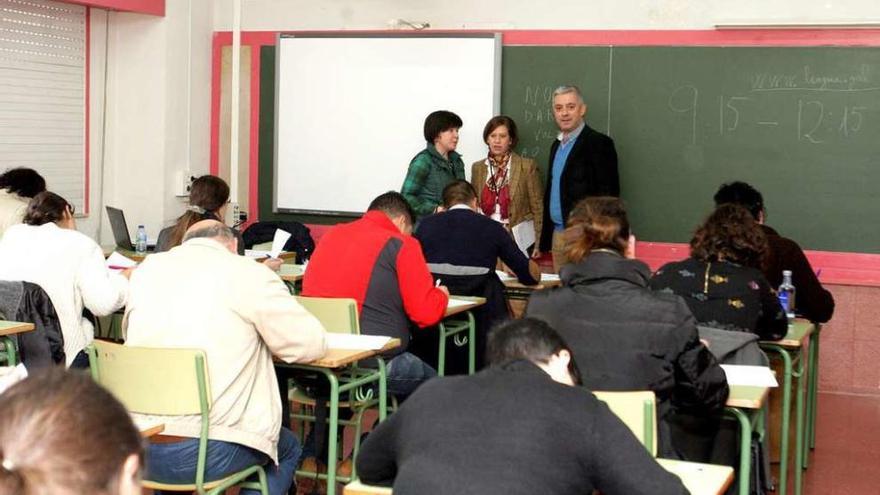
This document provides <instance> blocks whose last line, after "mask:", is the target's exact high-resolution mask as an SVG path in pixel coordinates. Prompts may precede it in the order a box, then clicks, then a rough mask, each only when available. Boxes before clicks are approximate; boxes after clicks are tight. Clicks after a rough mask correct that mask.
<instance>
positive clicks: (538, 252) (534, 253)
mask: <svg viewBox="0 0 880 495" xmlns="http://www.w3.org/2000/svg"><path fill="white" fill-rule="evenodd" d="M541 254H542V253H541V250H540V249H538V248H535V249H533V250H532V259H533V260H536V259H538V258H540V257H541Z"/></svg>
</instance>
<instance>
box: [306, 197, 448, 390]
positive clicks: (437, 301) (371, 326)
mask: <svg viewBox="0 0 880 495" xmlns="http://www.w3.org/2000/svg"><path fill="white" fill-rule="evenodd" d="M413 218H414V213H413V210H412V208H411V207H410V205H409V203H407V201H406V199H405V198H404V197H403V195H401V194H400V193H396V192H393V191H390V192H387V193H385V194H382V195H380V196H378V197H377V198H376V199H374V200H373V201H372V202H371V203H370V206H369V208H368V209H367V212H366V213H365V214H364V216H363V217H362V218H361V219H360V220H356V221H354V222H350V223H346V224H340V225H337V226H335V227H333V228H332V229H330V230H329V231H328V232H327V233H326V234H324V236H323V237H321V242H320V244H318V247H317V248H316V249H315V252H314V254H312V257H311V259H310V260H309V268H308V270H306V273H305V277H304V279H303V291H302V294H303V295H304V296H309V297H348V298H352V299H354V300H356V301H357V304H358V314H359V315H360V328H361V333H362V334H364V335H387V336H390V337H396V338H399V339H400V341H401V346H400V347H399V348H398V349H396V350H395V351H394V353H393V357H392V358H391V359H390V361H389V362H388V368H387V370H386V371H387V373H388V382H387V383H388V392H389V393H391V394H393V395H395V396H397V398H398V399H399V400H403V399H404V398H406V397H407V396H408V395H409V394H411V393H412V392H413V391H414V390H415V389H416V387H418V386H419V385H420V384H421V383H422V382H424V381H425V380H427V379H429V378H433V377H434V376H436V375H437V371H436V370H434V369H433V368H432V367H430V366H428V365H427V364H425V363H424V362H423V361H422V360H421V359H419V358H418V357H416V356H414V355H412V354H410V353H409V352H406V350H407V346H408V344H409V340H410V322H412V323H415V324H416V325H417V326H419V327H422V328H424V327H428V326H431V325H435V324H436V323H437V322H438V321H440V319H441V318H443V315H444V314H445V313H446V305H447V304H448V302H449V291H448V290H447V289H446V287H444V286H442V285H441V286H439V287H435V286H434V282H433V280H432V278H431V274H430V272H428V265H427V263H425V257H424V255H423V254H422V248H421V246H420V245H419V242H418V241H417V240H415V239H414V238H413V237H412V236H411V235H410V233H411V232H412V225H413Z"/></svg>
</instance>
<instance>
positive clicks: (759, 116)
mask: <svg viewBox="0 0 880 495" xmlns="http://www.w3.org/2000/svg"><path fill="white" fill-rule="evenodd" d="M603 54H604V60H603V57H602V56H603ZM548 61H554V62H557V66H556V67H554V66H553V64H550V63H548ZM503 64H504V78H503V79H502V85H503V88H504V89H503V92H502V94H503V99H502V110H503V111H504V112H505V113H508V114H510V115H511V116H512V117H513V118H514V119H515V120H516V121H517V123H522V124H523V127H524V128H526V129H527V132H525V133H521V143H520V149H521V150H523V151H524V152H525V153H526V154H529V155H530V156H532V155H537V158H538V161H539V163H540V164H541V165H542V166H546V161H547V154H548V153H547V150H548V149H549V144H550V140H552V135H553V134H554V133H555V126H554V124H553V122H552V120H550V121H546V119H545V121H541V122H537V121H535V119H534V118H533V117H532V115H533V114H534V113H535V112H536V109H534V108H532V104H531V100H530V99H529V96H528V92H529V91H531V90H532V89H531V88H540V89H539V91H538V92H539V93H541V94H545V92H546V88H552V87H553V86H556V85H558V84H560V83H562V82H568V81H576V82H578V83H579V84H581V85H582V87H583V89H584V93H585V96H586V100H587V103H588V106H589V110H588V118H587V120H588V123H589V124H590V125H591V126H592V127H594V128H595V129H597V130H600V131H603V132H607V133H608V134H609V135H611V136H612V137H613V138H614V140H615V143H616V146H617V151H618V154H619V160H620V175H621V190H622V192H621V194H622V196H623V198H624V199H625V200H626V202H627V204H628V206H629V211H630V214H631V221H632V223H633V226H634V230H635V231H636V232H637V234H638V236H639V238H640V239H642V240H652V241H668V242H686V241H688V240H689V239H690V236H691V233H692V231H693V228H694V227H695V226H696V224H697V223H699V221H700V220H701V218H702V217H703V216H705V215H706V214H707V213H708V211H709V210H710V209H711V207H712V195H713V194H714V192H715V190H716V189H717V187H718V185H719V184H721V183H722V182H726V181H731V180H745V181H748V182H750V183H752V184H753V185H755V186H756V187H757V188H758V189H760V190H761V191H762V192H763V193H764V196H765V202H766V204H767V209H768V219H767V221H768V224H770V225H773V226H774V227H776V228H777V229H778V230H780V231H781V232H782V233H783V234H784V235H787V236H789V237H792V238H794V239H797V240H798V241H800V242H801V243H802V244H803V245H804V246H805V247H807V248H810V249H820V250H830V251H851V252H868V253H877V252H880V229H877V228H876V227H875V221H876V220H875V219H877V218H880V201H878V185H880V49H877V48H836V47H811V48H779V47H776V48H757V47H748V48H732V47H687V48H685V47H614V48H608V47H602V48H599V47H595V48H575V47H506V48H505V50H504V59H503ZM573 69H577V70H576V71H574V72H573ZM603 71H604V74H603V73H602V72H603ZM603 81H606V82H604V83H603ZM608 81H610V82H608ZM551 91H552V89H551ZM545 108H549V101H548V102H546V104H545ZM609 115H610V121H609V120H607V119H608V116H609Z"/></svg>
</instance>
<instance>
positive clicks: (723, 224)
mask: <svg viewBox="0 0 880 495" xmlns="http://www.w3.org/2000/svg"><path fill="white" fill-rule="evenodd" d="M766 250H767V241H766V239H765V238H764V234H763V233H762V232H761V229H759V228H758V225H757V224H756V223H755V221H754V220H753V219H752V216H751V215H749V212H748V211H746V210H745V208H743V207H741V206H738V205H733V204H724V205H721V206H719V207H718V208H717V209H715V211H714V212H712V213H711V214H710V215H709V216H708V217H707V218H706V220H705V221H704V222H703V224H702V225H700V226H699V227H697V231H696V232H694V237H693V238H692V239H691V256H690V258H687V259H685V260H682V261H676V262H672V263H667V264H666V265H663V266H662V267H660V269H659V270H657V273H655V274H654V277H653V278H652V279H651V288H652V289H654V290H657V291H661V292H668V293H671V294H677V295H679V296H681V297H683V298H684V300H685V302H686V303H687V305H688V307H689V308H690V310H691V313H693V315H694V317H695V318H696V319H697V322H698V323H699V324H700V325H705V326H708V327H714V328H722V329H726V330H734V331H738V332H752V333H756V334H758V336H759V337H760V338H761V339H763V340H777V339H780V338H782V337H783V336H785V333H786V331H787V330H788V320H787V319H786V317H785V312H784V311H783V309H782V305H780V304H779V300H778V299H777V298H776V295H775V294H774V293H773V289H771V288H770V285H769V284H768V283H767V280H766V279H765V278H764V275H763V274H762V273H761V270H760V268H759V267H760V266H761V260H762V259H763V255H764V253H765V252H766Z"/></svg>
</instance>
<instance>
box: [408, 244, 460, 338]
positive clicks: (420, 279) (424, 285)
mask: <svg viewBox="0 0 880 495" xmlns="http://www.w3.org/2000/svg"><path fill="white" fill-rule="evenodd" d="M397 283H398V285H399V286H400V296H401V298H403V309H404V310H405V311H406V314H407V316H409V319H410V320H412V321H413V322H414V323H415V324H416V325H418V326H419V327H428V326H431V325H434V324H436V323H437V322H438V321H440V320H441V319H442V318H443V315H444V314H445V313H446V305H447V304H448V303H449V296H447V295H446V294H445V293H444V292H443V291H442V290H440V289H438V288H436V287H434V279H433V278H432V277H431V273H430V272H429V271H428V263H427V262H426V261H425V255H424V254H422V246H421V245H419V243H418V241H416V240H415V239H413V238H411V237H407V238H404V239H403V246H402V247H401V248H400V252H399V253H398V254H397Z"/></svg>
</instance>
